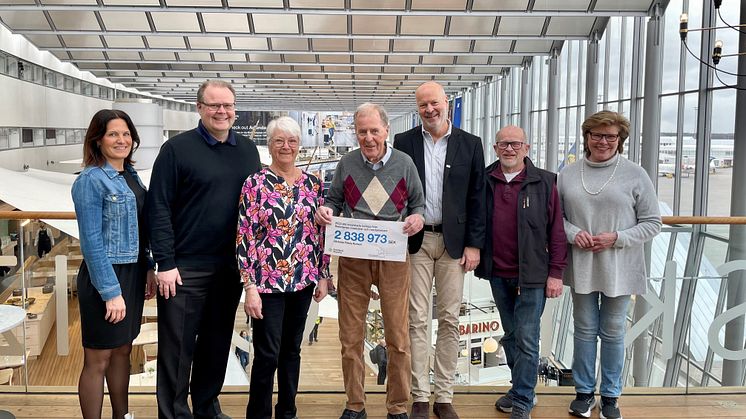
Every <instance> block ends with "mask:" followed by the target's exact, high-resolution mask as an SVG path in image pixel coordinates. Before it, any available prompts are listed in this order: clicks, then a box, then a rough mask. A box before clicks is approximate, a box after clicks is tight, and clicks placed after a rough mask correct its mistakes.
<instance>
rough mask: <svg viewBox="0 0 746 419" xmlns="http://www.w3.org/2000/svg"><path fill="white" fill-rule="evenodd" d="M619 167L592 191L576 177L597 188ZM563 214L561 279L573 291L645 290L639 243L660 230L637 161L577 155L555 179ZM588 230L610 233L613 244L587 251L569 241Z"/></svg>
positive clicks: (615, 292) (655, 199)
mask: <svg viewBox="0 0 746 419" xmlns="http://www.w3.org/2000/svg"><path fill="white" fill-rule="evenodd" d="M617 159H620V161H619V167H618V168H617V170H616V173H615V174H614V177H613V178H612V179H611V181H610V182H609V183H608V184H607V185H606V187H604V188H603V190H602V191H601V193H599V194H598V195H592V194H590V193H588V192H586V191H585V189H584V188H583V184H582V181H581V177H580V172H581V166H583V165H584V166H585V167H584V171H585V173H584V175H583V179H585V185H586V187H587V188H588V190H589V191H591V192H596V191H598V190H599V189H601V188H602V186H603V185H604V184H605V183H606V181H607V180H608V179H609V177H610V176H611V175H612V172H613V171H614V167H615V165H616V163H617ZM557 186H558V189H559V194H560V199H561V200H562V207H563V210H564V214H565V234H566V235H567V241H568V242H569V243H570V245H569V246H570V252H568V254H569V258H568V266H567V269H566V270H565V276H564V282H565V285H569V286H571V287H572V288H573V290H574V291H575V292H576V293H578V294H589V293H591V292H594V291H600V292H602V293H604V295H606V296H608V297H617V296H620V295H633V294H645V293H646V292H647V282H646V281H647V275H646V272H645V254H644V247H643V245H644V243H645V242H647V241H649V240H652V239H653V237H655V235H656V234H658V232H659V231H660V229H661V217H660V211H659V209H658V197H657V196H656V193H655V188H654V187H653V183H652V182H651V181H650V178H649V177H648V175H647V173H646V172H645V171H644V170H643V169H642V168H641V167H640V166H638V165H637V164H635V163H633V162H631V161H629V160H627V159H626V158H624V157H623V156H620V155H617V156H615V157H612V158H611V159H609V160H607V161H605V162H601V163H595V162H591V161H588V160H585V159H583V160H579V161H577V162H575V163H573V164H571V165H569V166H567V167H565V168H564V169H563V170H562V171H561V172H560V174H559V177H558V178H557ZM583 230H585V231H587V232H589V233H590V234H592V235H596V234H599V233H604V232H616V233H617V235H618V238H617V241H616V242H615V243H614V245H613V246H612V247H611V248H609V249H606V250H603V251H601V252H599V253H593V252H590V251H587V250H584V249H581V248H579V247H577V246H575V245H574V241H575V236H576V235H577V234H578V233H579V232H581V231H583Z"/></svg>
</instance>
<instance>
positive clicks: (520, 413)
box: [510, 405, 531, 419]
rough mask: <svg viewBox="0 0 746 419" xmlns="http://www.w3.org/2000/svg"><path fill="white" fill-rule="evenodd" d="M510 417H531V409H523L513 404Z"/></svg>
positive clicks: (512, 418)
mask: <svg viewBox="0 0 746 419" xmlns="http://www.w3.org/2000/svg"><path fill="white" fill-rule="evenodd" d="M510 419H531V411H530V410H525V409H524V408H523V407H521V406H518V405H515V406H513V408H512V409H511V412H510Z"/></svg>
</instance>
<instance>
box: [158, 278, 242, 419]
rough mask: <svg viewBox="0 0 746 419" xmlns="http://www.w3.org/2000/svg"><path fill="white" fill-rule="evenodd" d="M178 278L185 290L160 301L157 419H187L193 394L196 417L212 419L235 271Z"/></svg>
mask: <svg viewBox="0 0 746 419" xmlns="http://www.w3.org/2000/svg"><path fill="white" fill-rule="evenodd" d="M179 273H180V274H181V280H182V282H183V284H184V285H177V286H176V296H175V297H171V298H169V299H168V300H166V299H164V298H163V297H162V296H160V295H159V296H158V346H159V348H158V381H157V387H156V397H157V398H158V417H159V418H160V419H177V418H191V417H192V414H191V413H190V412H189V406H188V405H187V395H188V394H189V392H191V394H192V407H193V409H194V417H195V418H213V417H215V416H217V415H218V414H220V413H221V410H220V403H219V402H218V396H219V395H220V389H221V388H222V387H223V381H224V380H225V369H226V366H227V365H228V355H229V353H230V349H231V336H232V334H233V323H234V321H235V319H236V307H238V300H239V299H240V297H241V281H240V279H239V276H238V269H237V268H234V267H226V268H222V269H217V268H216V269H210V268H199V269H198V268H179ZM190 372H191V384H190V382H189V376H190Z"/></svg>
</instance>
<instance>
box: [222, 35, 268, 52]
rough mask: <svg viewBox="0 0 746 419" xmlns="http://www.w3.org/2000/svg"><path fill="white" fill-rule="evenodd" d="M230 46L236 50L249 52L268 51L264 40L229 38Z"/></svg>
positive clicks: (240, 37)
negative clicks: (247, 50)
mask: <svg viewBox="0 0 746 419" xmlns="http://www.w3.org/2000/svg"><path fill="white" fill-rule="evenodd" d="M230 41H231V46H232V47H233V48H236V49H250V50H266V49H269V47H268V46H267V39H266V38H250V37H245V36H231V37H230Z"/></svg>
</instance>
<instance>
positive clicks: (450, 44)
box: [433, 39, 471, 53]
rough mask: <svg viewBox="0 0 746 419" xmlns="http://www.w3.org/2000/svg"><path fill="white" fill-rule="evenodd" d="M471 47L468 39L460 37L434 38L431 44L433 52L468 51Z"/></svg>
mask: <svg viewBox="0 0 746 419" xmlns="http://www.w3.org/2000/svg"><path fill="white" fill-rule="evenodd" d="M470 48H471V41H470V40H466V39H465V40H461V39H436V40H435V43H434V45H433V52H461V53H463V52H469V49H470Z"/></svg>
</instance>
